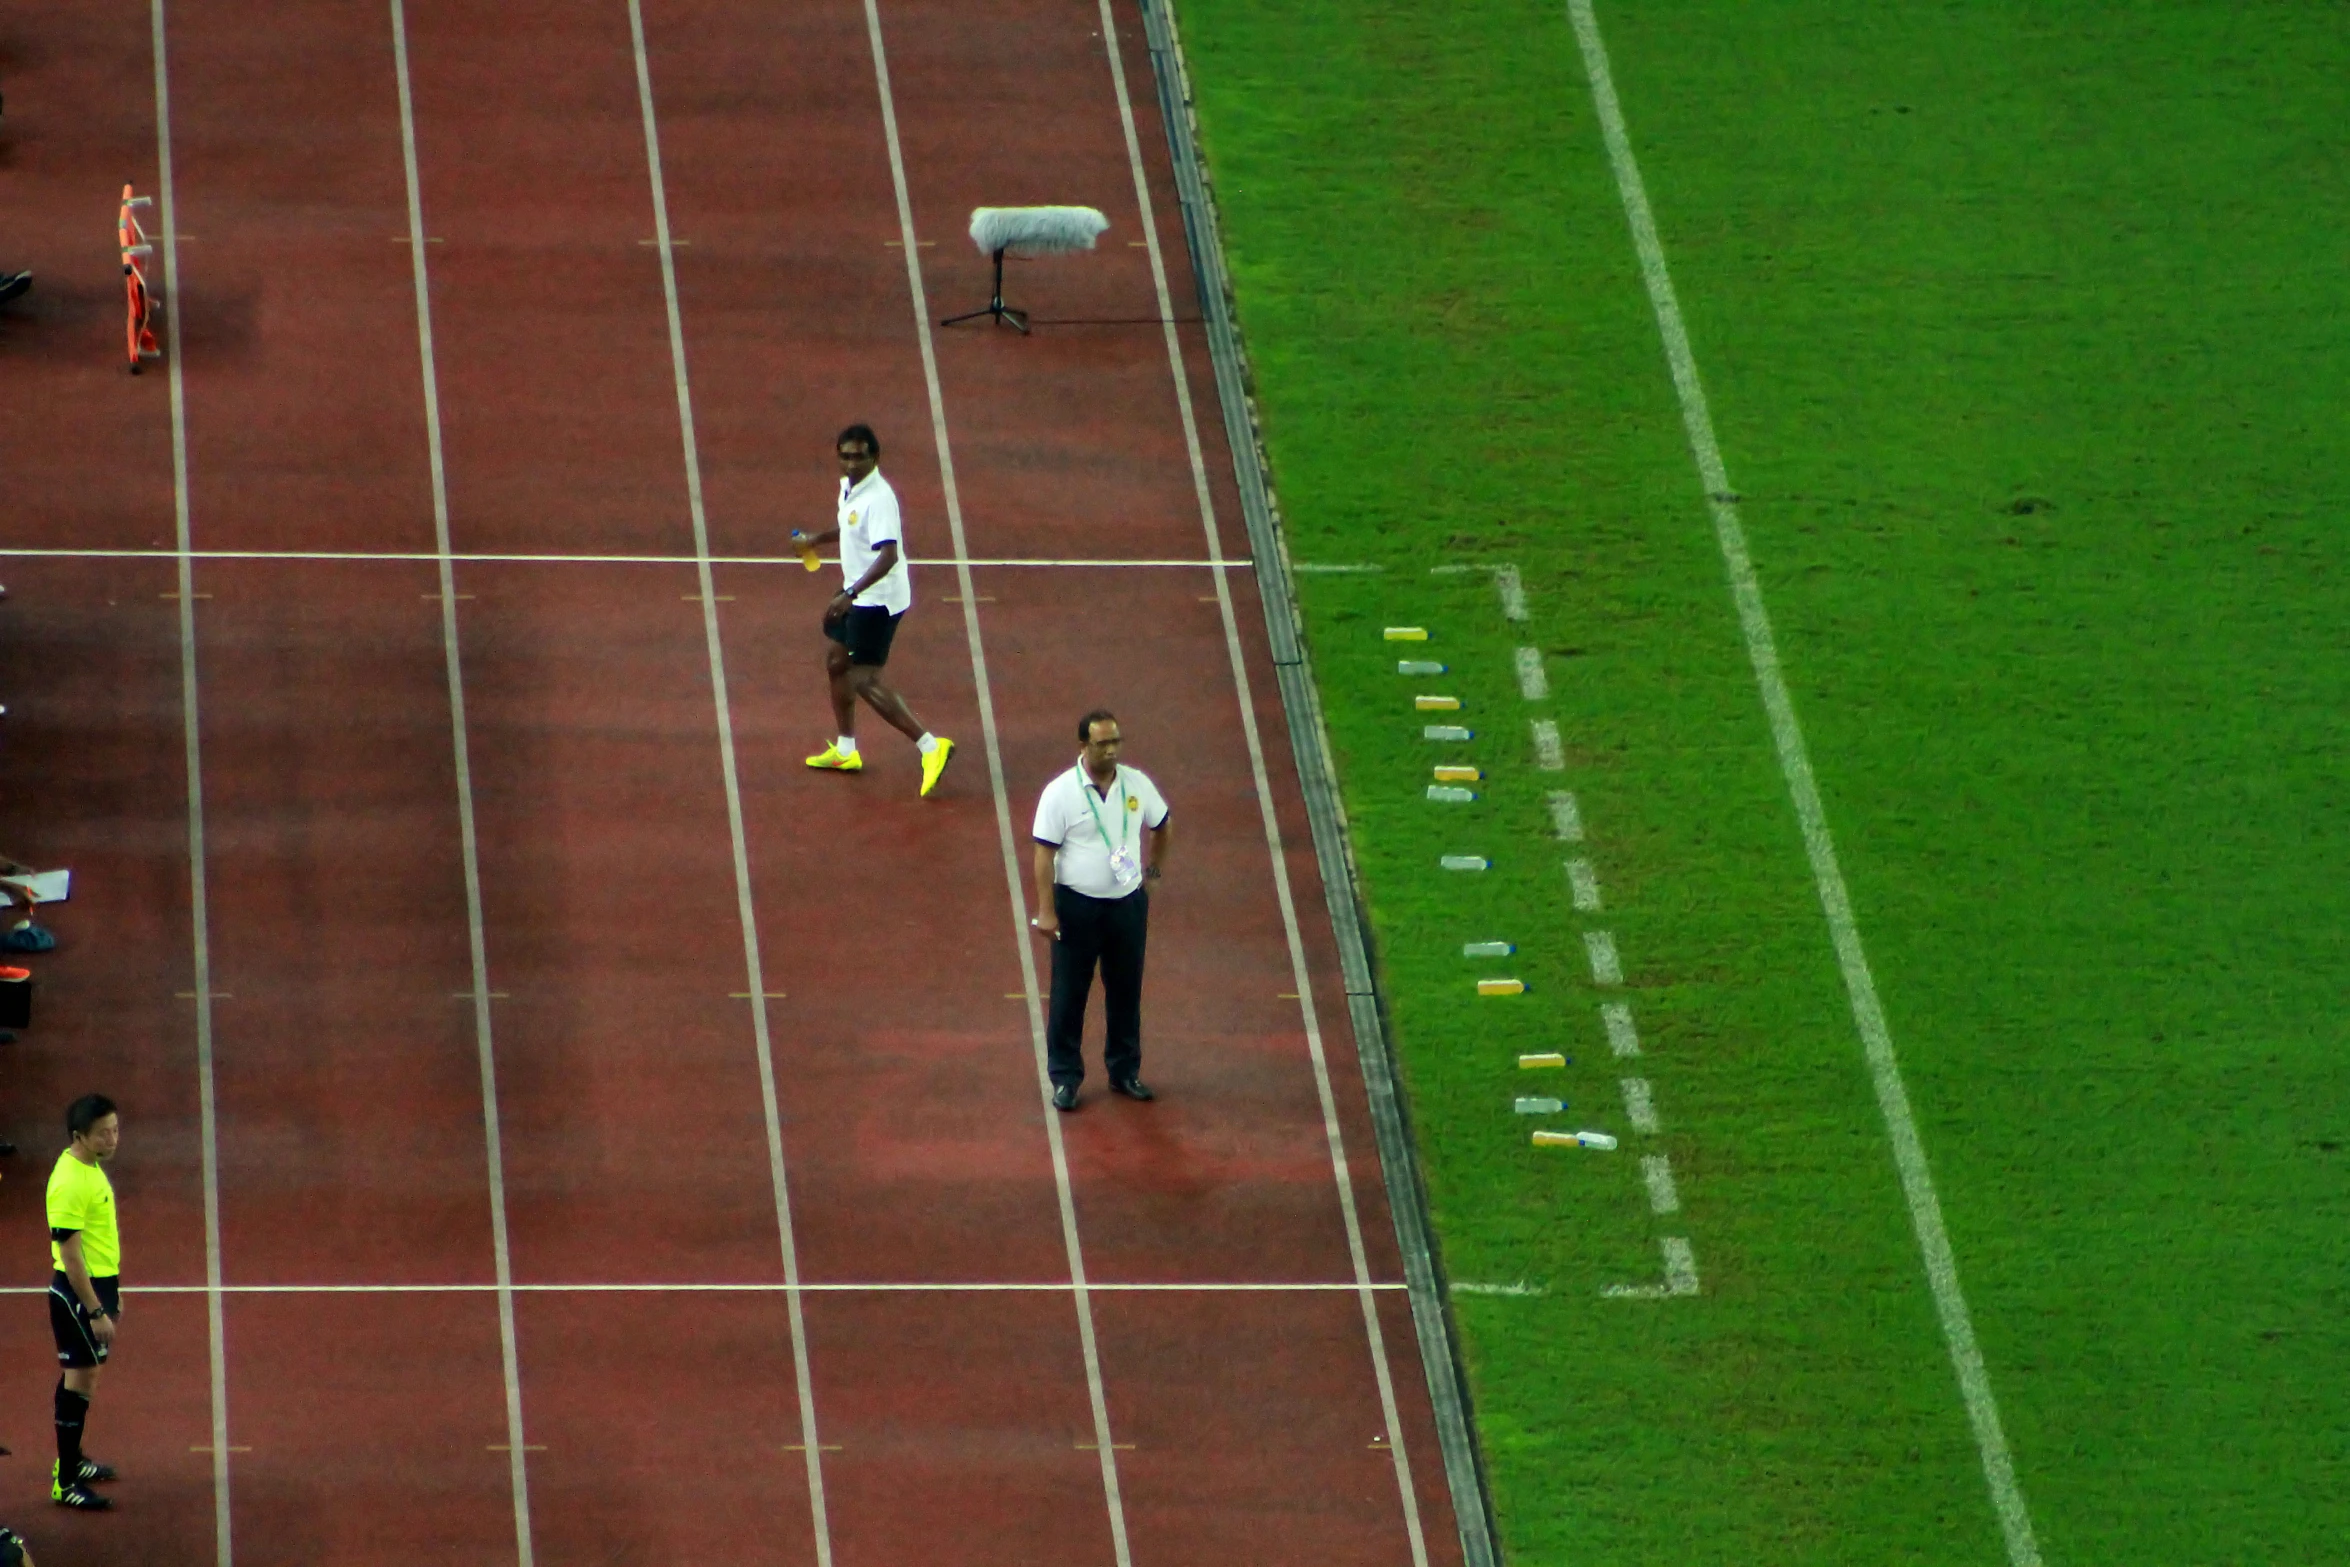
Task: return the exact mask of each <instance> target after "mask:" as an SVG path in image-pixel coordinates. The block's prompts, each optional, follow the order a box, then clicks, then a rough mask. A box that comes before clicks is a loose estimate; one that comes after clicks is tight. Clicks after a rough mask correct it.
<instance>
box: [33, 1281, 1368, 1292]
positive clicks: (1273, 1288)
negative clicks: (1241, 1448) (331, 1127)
mask: <svg viewBox="0 0 2350 1567" xmlns="http://www.w3.org/2000/svg"><path fill="white" fill-rule="evenodd" d="M498 1287H499V1286H498V1285H496V1284H224V1285H220V1286H218V1290H219V1293H221V1294H224V1295H466V1294H484V1293H487V1292H489V1291H491V1290H495V1289H497V1288H498ZM1085 1287H1086V1288H1087V1289H1088V1290H1090V1291H1092V1292H1093V1293H1095V1294H1097V1295H1100V1294H1129V1295H1331V1294H1338V1293H1340V1292H1345V1293H1348V1294H1352V1293H1353V1292H1355V1291H1356V1290H1359V1289H1362V1288H1363V1287H1364V1286H1362V1285H1360V1284H1357V1283H1355V1282H1353V1281H1352V1280H1330V1281H1326V1282H1307V1283H1289V1284H1280V1283H1275V1284H1245V1283H1224V1284H1217V1283H1201V1282H1196V1281H1177V1282H1174V1283H1166V1284H1101V1283H1095V1282H1093V1281H1090V1280H1089V1281H1088V1282H1087V1283H1086V1286H1085ZM213 1288H214V1286H212V1285H207V1284H140V1285H136V1286H132V1287H130V1288H126V1289H125V1290H124V1291H123V1293H124V1294H125V1295H200V1294H204V1293H207V1292H208V1291H211V1290H212V1289H213ZM506 1288H508V1289H510V1290H512V1291H513V1292H514V1293H515V1294H517V1295H672V1294H710V1295H781V1294H785V1293H791V1294H797V1295H924V1294H940V1295H990V1294H1004V1295H1057V1294H1066V1293H1068V1292H1069V1291H1071V1290H1073V1289H1075V1288H1076V1286H1075V1285H1074V1284H1070V1283H1066V1282H1063V1281H1060V1280H1042V1281H1020V1282H1010V1283H1000V1284H998V1283H922V1282H912V1281H909V1282H903V1283H880V1282H868V1283H853V1282H852V1283H825V1284H807V1283H800V1284H663V1283H648V1284H510V1285H507V1286H506ZM1370 1288H1372V1289H1375V1290H1402V1289H1408V1288H1410V1286H1409V1285H1407V1284H1403V1283H1400V1282H1396V1283H1375V1284H1372V1285H1371V1286H1370ZM47 1293H49V1287H48V1286H47V1285H45V1284H11V1285H0V1295H46V1294H47Z"/></svg>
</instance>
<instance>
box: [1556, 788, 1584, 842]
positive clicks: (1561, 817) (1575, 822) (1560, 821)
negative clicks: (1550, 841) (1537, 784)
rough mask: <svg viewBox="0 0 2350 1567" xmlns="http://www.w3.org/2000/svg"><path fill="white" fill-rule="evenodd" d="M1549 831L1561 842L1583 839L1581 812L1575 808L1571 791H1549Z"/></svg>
mask: <svg viewBox="0 0 2350 1567" xmlns="http://www.w3.org/2000/svg"><path fill="white" fill-rule="evenodd" d="M1550 831H1551V836H1553V837H1555V838H1556V839H1558V841H1559V842H1561V843H1581V842H1582V841H1583V813H1582V812H1581V811H1580V810H1578V809H1577V808H1576V806H1575V796H1574V794H1573V792H1572V791H1570V790H1566V789H1553V790H1551V791H1550Z"/></svg>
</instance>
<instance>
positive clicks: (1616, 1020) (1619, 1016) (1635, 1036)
mask: <svg viewBox="0 0 2350 1567" xmlns="http://www.w3.org/2000/svg"><path fill="white" fill-rule="evenodd" d="M1599 1017H1600V1021H1601V1022H1603V1023H1605V1024H1606V1025H1607V1047H1608V1049H1610V1050H1612V1051H1614V1052H1615V1053H1616V1054H1617V1055H1618V1056H1624V1057H1629V1056H1636V1055H1638V1054H1640V1033H1639V1031H1638V1030H1637V1029H1635V1028H1633V1026H1632V1009H1631V1008H1630V1007H1628V1006H1626V1005H1625V1004H1624V1003H1623V1002H1621V1001H1611V1002H1609V1003H1608V1004H1607V1005H1606V1006H1603V1007H1601V1008H1600V1009H1599Z"/></svg>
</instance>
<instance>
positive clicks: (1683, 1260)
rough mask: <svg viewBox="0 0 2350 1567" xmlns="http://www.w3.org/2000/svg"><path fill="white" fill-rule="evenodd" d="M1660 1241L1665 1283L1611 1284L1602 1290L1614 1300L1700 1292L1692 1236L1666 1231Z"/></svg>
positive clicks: (1643, 1298)
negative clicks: (1691, 1245)
mask: <svg viewBox="0 0 2350 1567" xmlns="http://www.w3.org/2000/svg"><path fill="white" fill-rule="evenodd" d="M1656 1244H1657V1250H1658V1251H1659V1252H1660V1253H1662V1254H1663V1257H1664V1264H1665V1281H1664V1282H1663V1283H1662V1284H1611V1285H1609V1286H1608V1287H1607V1288H1606V1289H1603V1290H1601V1291H1600V1292H1599V1293H1600V1294H1602V1295H1604V1296H1606V1297H1607V1298H1609V1299H1610V1300H1670V1299H1672V1298H1673V1297H1675V1296H1677V1295H1694V1294H1696V1293H1697V1253H1696V1252H1694V1251H1692V1250H1691V1249H1690V1246H1689V1241H1688V1239H1687V1238H1686V1237H1684V1236H1680V1235H1665V1236H1660V1237H1659V1238H1658V1240H1657V1243H1656Z"/></svg>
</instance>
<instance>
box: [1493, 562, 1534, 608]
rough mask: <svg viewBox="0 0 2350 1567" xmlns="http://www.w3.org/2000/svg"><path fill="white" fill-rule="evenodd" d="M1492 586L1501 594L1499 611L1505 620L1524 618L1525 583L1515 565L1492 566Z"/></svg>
mask: <svg viewBox="0 0 2350 1567" xmlns="http://www.w3.org/2000/svg"><path fill="white" fill-rule="evenodd" d="M1493 588H1494V591H1495V592H1497V593H1499V594H1500V595H1501V613H1502V618H1503V619H1505V620H1524V619H1525V618H1526V584H1525V581H1524V580H1523V579H1522V578H1520V577H1519V575H1518V568H1517V567H1515V566H1496V567H1494V568H1493Z"/></svg>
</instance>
